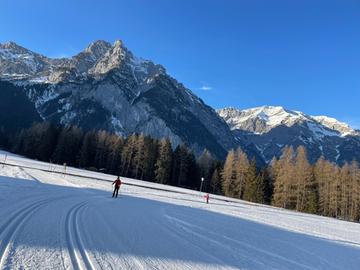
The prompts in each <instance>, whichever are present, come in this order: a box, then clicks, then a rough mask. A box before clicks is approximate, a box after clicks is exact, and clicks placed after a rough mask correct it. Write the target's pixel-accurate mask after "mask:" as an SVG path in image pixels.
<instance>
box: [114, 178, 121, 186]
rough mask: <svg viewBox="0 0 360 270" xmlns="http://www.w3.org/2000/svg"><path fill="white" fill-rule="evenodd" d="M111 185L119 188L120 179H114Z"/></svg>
mask: <svg viewBox="0 0 360 270" xmlns="http://www.w3.org/2000/svg"><path fill="white" fill-rule="evenodd" d="M113 184H115V187H120V185H121V180H120V179H116V180H115V181H114V182H113Z"/></svg>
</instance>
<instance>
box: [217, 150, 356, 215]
mask: <svg viewBox="0 0 360 270" xmlns="http://www.w3.org/2000/svg"><path fill="white" fill-rule="evenodd" d="M220 177H221V183H222V190H223V193H224V195H226V196H230V197H234V198H238V199H243V200H247V201H251V202H257V203H266V204H271V205H273V206H277V207H282V208H286V209H291V210H296V211H299V212H306V213H312V214H318V215H323V216H329V217H335V218H340V219H344V220H349V221H359V219H360V169H359V165H358V163H357V162H356V161H353V162H352V163H351V164H349V163H345V164H344V165H342V166H339V165H337V164H335V163H331V162H330V161H327V160H325V159H324V157H320V158H319V160H318V161H317V162H316V163H315V164H313V165H312V164H310V163H309V161H308V158H307V154H306V149H305V147H304V146H299V147H298V148H297V149H296V150H295V151H294V149H293V147H291V146H287V147H285V148H284V149H283V153H282V155H281V157H280V158H279V159H277V158H273V160H272V161H271V162H270V164H269V166H268V167H266V168H263V169H262V170H260V171H259V170H258V171H257V169H256V164H255V161H254V160H252V161H250V162H249V159H248V157H247V156H246V154H245V153H244V152H243V151H241V149H238V150H236V151H234V150H231V151H230V152H229V154H228V156H227V158H226V161H225V164H224V168H223V170H222V173H221V176H220Z"/></svg>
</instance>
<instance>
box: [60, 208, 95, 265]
mask: <svg viewBox="0 0 360 270" xmlns="http://www.w3.org/2000/svg"><path fill="white" fill-rule="evenodd" d="M87 204H88V201H83V202H80V203H78V204H75V205H74V206H73V207H72V208H71V209H70V210H69V212H68V213H67V215H66V218H65V224H66V225H65V226H66V243H67V247H68V251H69V255H70V259H71V263H72V265H73V268H74V269H75V270H82V269H96V268H95V267H94V265H93V264H92V262H91V260H90V257H89V255H88V253H87V252H86V249H85V247H84V244H83V240H82V238H81V236H80V233H79V221H78V216H79V211H80V210H82V209H83V208H84V207H85V206H86V205H87Z"/></svg>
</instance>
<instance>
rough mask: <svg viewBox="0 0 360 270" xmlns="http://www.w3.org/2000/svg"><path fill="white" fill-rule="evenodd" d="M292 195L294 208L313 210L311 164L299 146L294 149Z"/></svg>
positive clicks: (313, 196) (313, 184)
mask: <svg viewBox="0 0 360 270" xmlns="http://www.w3.org/2000/svg"><path fill="white" fill-rule="evenodd" d="M293 191H294V192H293V193H292V195H293V197H294V198H296V201H294V202H293V204H295V205H296V210H297V211H301V212H304V211H306V212H314V211H315V209H316V205H317V201H316V198H317V195H316V188H315V181H314V175H313V170H312V166H311V165H310V163H309V161H308V160H307V155H306V149H305V147H304V146H299V147H298V148H297V150H296V158H295V166H294V181H293Z"/></svg>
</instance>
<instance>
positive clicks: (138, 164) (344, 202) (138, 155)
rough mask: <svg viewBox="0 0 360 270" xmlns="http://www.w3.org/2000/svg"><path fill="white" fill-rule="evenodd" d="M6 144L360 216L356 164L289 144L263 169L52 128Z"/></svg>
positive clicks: (163, 145) (250, 162) (243, 160)
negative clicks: (311, 156)
mask: <svg viewBox="0 0 360 270" xmlns="http://www.w3.org/2000/svg"><path fill="white" fill-rule="evenodd" d="M7 141H11V143H8V148H10V150H12V151H13V152H15V153H19V154H22V155H25V156H28V157H30V158H33V159H38V160H42V161H47V162H48V161H51V162H53V163H57V164H63V163H67V165H71V166H76V167H79V168H85V169H89V170H101V171H103V172H107V173H111V174H116V175H120V176H124V177H129V178H136V179H140V180H145V181H151V182H157V183H161V184H167V185H173V186H179V187H185V188H189V189H197V190H198V189H199V187H200V184H201V178H202V177H203V178H204V179H205V181H204V183H203V191H204V192H210V193H213V194H219V195H225V196H228V197H233V198H238V199H243V200H247V201H250V202H255V203H263V204H270V205H273V206H277V207H283V208H286V209H291V210H296V211H300V212H307V213H313V214H319V215H324V216H330V217H335V218H341V219H344V220H351V221H359V218H360V215H359V213H360V169H359V166H358V164H357V162H355V161H353V162H352V163H351V164H348V163H345V164H344V165H342V166H339V165H337V164H335V163H331V162H329V161H327V160H325V159H324V158H323V157H321V158H320V159H319V160H318V161H317V162H316V163H315V164H310V163H309V161H308V158H307V154H306V149H305V147H303V146H299V147H298V148H297V149H296V150H294V149H293V148H292V147H291V146H290V147H288V146H287V147H285V148H284V149H283V153H282V155H281V157H280V158H278V159H277V158H273V160H272V161H271V162H270V164H269V165H268V166H267V167H264V168H258V167H257V165H256V162H255V159H249V157H248V156H247V155H246V153H245V152H244V151H242V150H241V148H238V149H236V150H231V151H229V153H228V155H227V157H226V160H225V161H219V160H216V159H215V158H214V157H213V156H212V154H211V153H210V152H209V151H207V150H204V152H203V153H202V154H201V155H200V156H199V157H197V158H196V156H195V155H194V153H193V152H192V150H191V149H190V148H189V147H187V146H186V145H184V144H180V145H178V146H177V147H176V148H175V149H174V148H173V146H172V145H171V142H170V140H169V139H165V138H164V139H154V138H151V137H149V136H145V135H143V134H132V135H130V136H128V137H127V138H123V137H120V136H117V135H115V134H111V133H109V132H106V131H88V132H83V131H82V130H81V129H80V128H78V127H76V126H66V127H59V126H54V125H53V124H50V123H36V124H33V125H32V126H31V127H30V128H28V129H24V130H22V131H21V132H19V133H18V134H17V135H16V136H14V138H12V139H8V140H7Z"/></svg>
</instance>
